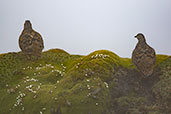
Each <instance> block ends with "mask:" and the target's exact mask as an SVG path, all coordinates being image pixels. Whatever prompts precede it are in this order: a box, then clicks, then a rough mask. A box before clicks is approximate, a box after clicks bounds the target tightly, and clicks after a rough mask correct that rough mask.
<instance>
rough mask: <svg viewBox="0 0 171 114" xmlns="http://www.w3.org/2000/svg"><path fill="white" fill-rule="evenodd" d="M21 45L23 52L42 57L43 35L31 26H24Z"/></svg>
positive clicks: (20, 40)
mask: <svg viewBox="0 0 171 114" xmlns="http://www.w3.org/2000/svg"><path fill="white" fill-rule="evenodd" d="M25 23H26V22H25ZM30 24H31V23H30ZM19 47H20V48H21V50H22V52H23V53H24V54H26V55H28V56H31V55H33V56H36V57H40V56H41V54H42V50H43V48H44V44H43V39H42V37H41V35H40V34H39V33H38V32H36V31H34V30H33V29H32V28H31V27H24V30H23V31H22V33H21V35H20V37H19Z"/></svg>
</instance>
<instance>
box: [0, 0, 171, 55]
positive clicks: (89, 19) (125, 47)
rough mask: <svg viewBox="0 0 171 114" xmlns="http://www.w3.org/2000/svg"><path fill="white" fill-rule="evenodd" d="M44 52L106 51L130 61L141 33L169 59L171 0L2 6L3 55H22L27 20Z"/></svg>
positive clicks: (7, 0)
mask: <svg viewBox="0 0 171 114" xmlns="http://www.w3.org/2000/svg"><path fill="white" fill-rule="evenodd" d="M27 19H29V20H31V22H32V26H33V29H34V30H36V31H37V32H39V33H40V34H41V35H42V37H43V39H44V44H45V49H44V50H48V49H52V48H60V49H64V50H65V51H67V52H69V53H70V54H81V55H87V54H89V53H91V52H93V51H95V50H99V49H107V50H110V51H113V52H114V53H116V54H118V55H119V56H121V57H131V54H132V51H133V49H134V48H135V45H136V43H137V40H136V39H135V38H134V36H135V35H136V34H137V33H139V32H142V33H144V35H145V36H146V40H147V43H148V44H149V45H151V46H152V47H153V48H154V49H155V50H156V52H157V54H167V55H171V0H0V53H7V52H18V51H20V49H19V46H18V38H19V35H20V34H21V32H22V30H23V25H24V21H25V20H27Z"/></svg>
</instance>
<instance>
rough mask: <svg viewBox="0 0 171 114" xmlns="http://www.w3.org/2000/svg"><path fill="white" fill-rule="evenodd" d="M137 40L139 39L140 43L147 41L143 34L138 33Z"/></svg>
mask: <svg viewBox="0 0 171 114" xmlns="http://www.w3.org/2000/svg"><path fill="white" fill-rule="evenodd" d="M135 38H137V39H138V41H140V42H145V41H146V40H145V36H144V35H143V34H142V33H138V34H137V35H136V36H135Z"/></svg>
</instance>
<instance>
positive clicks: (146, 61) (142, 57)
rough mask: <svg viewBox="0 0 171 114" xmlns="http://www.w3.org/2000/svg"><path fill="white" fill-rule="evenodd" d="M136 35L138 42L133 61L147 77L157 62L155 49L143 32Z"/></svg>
mask: <svg viewBox="0 0 171 114" xmlns="http://www.w3.org/2000/svg"><path fill="white" fill-rule="evenodd" d="M135 37H136V38H137V39H138V43H137V45H136V47H135V49H134V51H133V53H132V61H133V63H134V65H135V66H136V67H137V69H138V70H139V71H140V72H141V73H142V74H143V75H144V76H145V77H147V76H150V75H151V74H152V73H153V67H154V65H155V62H156V54H155V50H154V49H153V48H152V47H150V46H149V45H148V44H147V43H146V40H145V37H144V35H143V34H141V33H139V34H137V35H136V36H135Z"/></svg>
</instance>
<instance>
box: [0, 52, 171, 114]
mask: <svg viewBox="0 0 171 114" xmlns="http://www.w3.org/2000/svg"><path fill="white" fill-rule="evenodd" d="M57 108H58V109H60V110H61V112H62V114H169V112H171V56H166V55H157V63H156V65H155V68H154V73H153V75H152V76H151V77H148V78H142V76H141V74H140V73H139V72H138V71H137V69H136V68H135V66H134V65H133V64H132V62H131V59H129V58H121V57H119V56H118V55H116V54H115V53H113V52H111V51H107V50H99V51H95V52H93V53H90V54H89V55H87V56H80V55H70V54H69V53H67V52H65V51H63V50H60V49H52V50H49V51H46V52H43V55H42V57H41V58H40V59H36V58H34V57H32V58H31V60H28V59H26V57H25V56H24V55H23V54H22V53H21V52H18V53H7V54H1V55H0V114H50V112H51V111H50V110H52V109H57ZM56 114H57V113H56Z"/></svg>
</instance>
